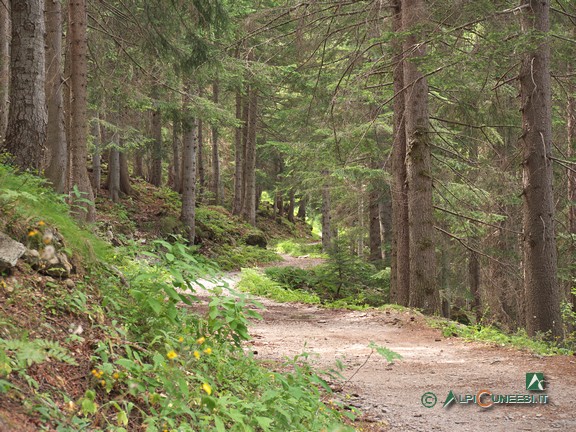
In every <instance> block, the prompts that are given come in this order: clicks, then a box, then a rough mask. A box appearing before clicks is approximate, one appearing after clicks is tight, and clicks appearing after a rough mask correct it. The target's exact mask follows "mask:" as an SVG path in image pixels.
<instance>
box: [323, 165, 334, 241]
mask: <svg viewBox="0 0 576 432" xmlns="http://www.w3.org/2000/svg"><path fill="white" fill-rule="evenodd" d="M322 177H324V185H323V186H322V250H323V251H324V252H328V251H329V250H330V248H331V246H332V226H331V225H332V213H331V209H330V188H329V186H328V182H327V180H326V177H328V171H322Z"/></svg>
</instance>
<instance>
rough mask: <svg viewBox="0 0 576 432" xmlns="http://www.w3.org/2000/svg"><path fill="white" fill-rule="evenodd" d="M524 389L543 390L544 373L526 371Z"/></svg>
mask: <svg viewBox="0 0 576 432" xmlns="http://www.w3.org/2000/svg"><path fill="white" fill-rule="evenodd" d="M526 390H531V391H544V374H543V373H542V372H528V373H527V374H526Z"/></svg>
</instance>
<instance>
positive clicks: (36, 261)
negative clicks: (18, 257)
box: [22, 249, 40, 270]
mask: <svg viewBox="0 0 576 432" xmlns="http://www.w3.org/2000/svg"><path fill="white" fill-rule="evenodd" d="M22 259H23V260H24V261H26V262H27V263H28V264H30V266H31V267H32V268H33V269H34V270H38V268H39V267H40V252H38V251H37V250H36V249H26V252H25V253H24V255H23V256H22Z"/></svg>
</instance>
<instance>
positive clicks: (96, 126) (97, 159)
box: [91, 115, 102, 195]
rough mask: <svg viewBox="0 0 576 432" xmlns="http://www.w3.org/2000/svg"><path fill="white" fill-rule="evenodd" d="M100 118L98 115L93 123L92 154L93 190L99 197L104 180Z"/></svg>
mask: <svg viewBox="0 0 576 432" xmlns="http://www.w3.org/2000/svg"><path fill="white" fill-rule="evenodd" d="M99 117H100V116H99V115H97V116H96V118H95V119H94V121H93V122H92V137H93V140H94V150H93V152H92V177H91V181H92V189H94V195H98V191H99V190H100V181H101V179H102V161H101V156H100V149H101V147H102V133H101V126H100V118H99Z"/></svg>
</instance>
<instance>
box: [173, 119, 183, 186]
mask: <svg viewBox="0 0 576 432" xmlns="http://www.w3.org/2000/svg"><path fill="white" fill-rule="evenodd" d="M173 122H174V124H173V125H172V169H173V170H174V173H173V176H174V183H173V185H172V189H173V190H174V191H175V192H181V191H182V162H181V160H180V152H181V150H180V148H181V147H182V145H181V142H180V133H181V131H182V122H181V121H180V118H177V117H175V118H174V120H173Z"/></svg>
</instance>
